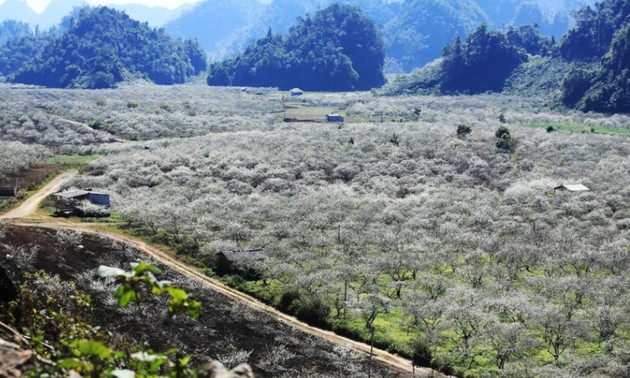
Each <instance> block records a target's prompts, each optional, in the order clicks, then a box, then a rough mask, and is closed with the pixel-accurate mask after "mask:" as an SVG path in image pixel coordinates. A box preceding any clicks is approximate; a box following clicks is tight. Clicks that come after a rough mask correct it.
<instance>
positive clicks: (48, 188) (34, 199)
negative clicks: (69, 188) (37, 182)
mask: <svg viewBox="0 0 630 378" xmlns="http://www.w3.org/2000/svg"><path fill="white" fill-rule="evenodd" d="M76 174H77V173H76V172H72V171H71V172H64V173H62V174H60V175H58V176H57V177H55V178H54V179H52V180H51V181H50V182H49V183H48V184H46V185H45V186H44V187H43V188H41V189H40V190H38V191H37V192H36V193H35V194H33V195H32V196H30V197H29V198H28V199H27V200H26V201H24V202H23V203H22V204H21V205H20V206H19V207H17V208H15V209H13V210H11V211H9V212H8V213H5V214H2V215H0V219H20V218H22V219H24V218H28V217H30V216H31V215H33V213H35V211H36V210H37V208H38V207H39V205H40V204H41V203H42V201H43V200H44V199H46V197H48V196H49V195H51V194H53V193H55V192H58V191H59V188H61V185H63V183H64V182H66V181H67V180H68V179H69V178H71V177H72V176H74V175H76Z"/></svg>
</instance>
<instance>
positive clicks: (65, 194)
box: [54, 189, 90, 198]
mask: <svg viewBox="0 0 630 378" xmlns="http://www.w3.org/2000/svg"><path fill="white" fill-rule="evenodd" d="M88 194H90V192H88V191H87V190H80V189H79V190H67V191H65V192H59V193H55V194H54V196H57V197H61V198H76V197H82V196H86V195H88Z"/></svg>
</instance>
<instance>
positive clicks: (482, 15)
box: [164, 0, 595, 72]
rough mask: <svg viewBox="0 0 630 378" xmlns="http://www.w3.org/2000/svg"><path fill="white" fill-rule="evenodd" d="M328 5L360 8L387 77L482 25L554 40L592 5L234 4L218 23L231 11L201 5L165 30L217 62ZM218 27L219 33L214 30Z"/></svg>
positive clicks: (553, 1)
mask: <svg viewBox="0 0 630 378" xmlns="http://www.w3.org/2000/svg"><path fill="white" fill-rule="evenodd" d="M333 2H338V3H340V4H348V5H355V6H359V7H360V8H361V9H362V10H363V13H364V14H365V15H366V16H367V17H368V18H370V19H372V20H373V21H374V22H375V23H376V24H377V25H378V26H379V28H380V30H381V33H382V34H383V37H384V39H385V43H386V45H387V49H388V50H387V64H386V71H388V72H401V71H402V72H408V71H411V70H413V69H414V68H417V67H421V66H422V65H424V64H426V63H427V62H430V61H431V60H433V59H435V58H438V57H439V56H440V49H441V47H442V46H443V45H444V44H445V43H447V42H450V41H452V40H453V38H455V36H456V35H460V37H461V38H465V37H466V35H467V34H468V33H469V32H472V31H473V30H474V29H475V28H476V27H477V26H478V25H479V24H480V23H482V22H485V23H487V24H488V25H489V26H490V27H493V28H501V27H508V26H519V25H522V24H529V23H536V24H537V25H538V26H539V28H540V31H541V33H543V34H546V35H554V36H555V37H556V38H559V37H561V36H562V35H563V34H564V33H565V32H566V31H567V30H568V29H569V27H570V26H571V25H572V24H573V23H574V21H573V19H572V15H571V14H572V12H573V11H575V10H577V9H578V8H579V7H580V6H582V5H584V4H593V3H594V2H595V0H337V1H336V0H273V1H272V2H271V3H269V4H268V5H260V4H254V3H256V0H238V3H239V4H241V3H245V5H244V6H243V7H242V9H243V10H245V11H243V12H241V13H237V14H236V15H235V16H230V15H232V14H233V13H234V12H233V11H232V10H229V11H226V13H225V14H226V16H225V17H223V18H222V17H221V12H217V11H216V9H226V8H229V7H233V6H232V5H231V4H222V5H217V3H218V2H217V0H205V1H201V2H199V3H197V4H195V5H194V6H193V7H192V9H191V10H189V11H188V12H185V13H184V14H182V16H181V17H179V18H176V19H174V20H172V21H171V22H169V23H167V24H166V25H165V26H164V27H165V29H166V30H167V31H169V32H171V33H174V34H175V35H177V36H181V37H189V38H191V37H193V38H197V39H198V40H199V43H200V44H201V46H202V47H203V48H204V49H205V50H206V51H207V52H208V53H209V55H210V56H211V57H212V58H213V59H215V60H218V59H223V58H226V57H229V56H232V55H235V54H237V53H240V52H242V51H243V49H244V48H245V47H246V46H247V45H248V44H249V43H251V42H253V41H255V40H257V39H258V38H261V37H263V36H264V35H265V33H266V32H267V30H268V29H269V28H271V29H272V30H273V31H274V32H280V33H284V32H287V31H288V29H289V27H290V26H291V25H293V24H294V23H295V21H296V20H297V19H298V18H300V17H304V16H305V15H306V14H313V13H315V12H316V11H317V10H318V9H321V8H325V7H326V6H328V5H330V4H332V3H333ZM217 19H220V20H221V21H220V22H219V23H217V22H215V20H217ZM248 20H250V22H248ZM219 24H220V25H222V26H223V27H224V28H222V29H221V30H217V29H218V27H219ZM210 31H212V32H210Z"/></svg>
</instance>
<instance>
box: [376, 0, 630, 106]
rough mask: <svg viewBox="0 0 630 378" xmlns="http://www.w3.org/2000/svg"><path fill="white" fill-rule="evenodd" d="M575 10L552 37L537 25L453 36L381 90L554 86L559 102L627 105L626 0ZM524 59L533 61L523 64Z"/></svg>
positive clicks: (629, 25)
mask: <svg viewBox="0 0 630 378" xmlns="http://www.w3.org/2000/svg"><path fill="white" fill-rule="evenodd" d="M577 17H578V20H577V24H576V26H575V27H574V28H572V29H571V30H569V31H568V32H567V34H565V35H564V36H563V37H562V39H561V40H560V42H559V43H558V44H555V43H554V40H553V39H550V38H547V37H544V36H541V35H540V33H539V29H538V27H537V26H536V25H529V26H522V27H519V28H510V29H509V30H508V31H507V32H506V33H503V32H500V31H496V30H494V31H493V30H489V29H488V28H487V26H485V25H482V26H481V27H479V28H478V29H477V30H476V31H475V32H474V33H472V34H470V35H469V36H468V37H467V39H466V40H465V41H462V40H461V39H460V38H459V37H457V38H456V39H455V42H453V43H451V44H448V45H446V46H445V48H444V49H443V51H442V59H441V60H439V61H436V62H434V63H433V64H431V65H428V66H426V67H424V68H423V69H421V70H418V71H417V72H415V73H414V74H412V75H411V76H410V77H406V78H402V79H400V80H398V81H397V82H396V83H393V84H392V85H391V86H390V87H389V88H388V89H387V90H386V91H387V92H388V93H404V92H407V93H409V92H415V93H417V92H424V93H427V92H431V93H451V92H456V93H480V92H484V91H488V90H490V91H495V92H501V91H503V90H510V91H512V92H513V93H514V91H519V90H521V91H522V92H521V93H524V92H525V91H526V92H528V94H530V95H531V94H535V92H536V88H537V89H538V90H540V91H544V92H550V91H551V92H555V95H556V96H557V97H558V100H559V101H558V102H562V103H563V104H564V105H565V106H567V107H571V108H577V109H580V110H583V111H598V112H606V113H620V112H621V113H628V112H630V74H628V72H630V34H629V33H630V32H629V30H630V1H628V0H605V1H602V2H601V3H597V4H596V5H595V6H594V7H590V6H587V7H584V8H582V9H581V10H580V11H579V12H577ZM528 61H529V62H531V64H528V65H523V64H524V63H526V62H528ZM519 67H520V69H518V70H516V69H517V68H519ZM558 67H563V69H562V70H558ZM528 82H529V84H528ZM506 83H510V85H509V86H506ZM532 91H533V92H532Z"/></svg>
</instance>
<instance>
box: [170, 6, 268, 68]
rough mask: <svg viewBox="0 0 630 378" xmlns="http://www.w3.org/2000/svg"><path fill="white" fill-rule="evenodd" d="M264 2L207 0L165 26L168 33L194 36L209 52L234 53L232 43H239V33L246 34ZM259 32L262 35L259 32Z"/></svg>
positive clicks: (221, 54)
mask: <svg viewBox="0 0 630 378" xmlns="http://www.w3.org/2000/svg"><path fill="white" fill-rule="evenodd" d="M263 9H264V6H263V5H262V4H261V3H260V2H259V1H258V0H233V1H222V0H206V1H203V2H201V3H198V4H196V5H195V6H193V7H191V8H189V9H188V10H187V11H185V12H184V13H183V14H182V15H181V16H180V17H179V18H177V19H175V20H173V21H171V22H169V23H167V24H166V25H165V26H164V28H165V29H166V31H168V32H169V33H170V34H171V35H173V36H175V37H182V38H184V37H185V38H196V39H197V40H198V41H199V43H200V45H201V46H202V48H203V49H204V50H206V51H208V52H209V53H210V55H211V56H216V57H222V56H223V55H226V54H227V53H228V52H225V51H224V50H225V49H226V48H227V49H229V53H233V52H234V49H232V48H231V46H239V47H240V44H239V43H238V42H237V40H238V38H239V33H244V34H245V35H249V34H250V33H249V32H248V31H247V30H250V29H251V28H252V25H254V24H255V23H256V20H257V19H259V18H260V17H261V16H262V13H263ZM260 35H263V34H262V33H261V34H260Z"/></svg>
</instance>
